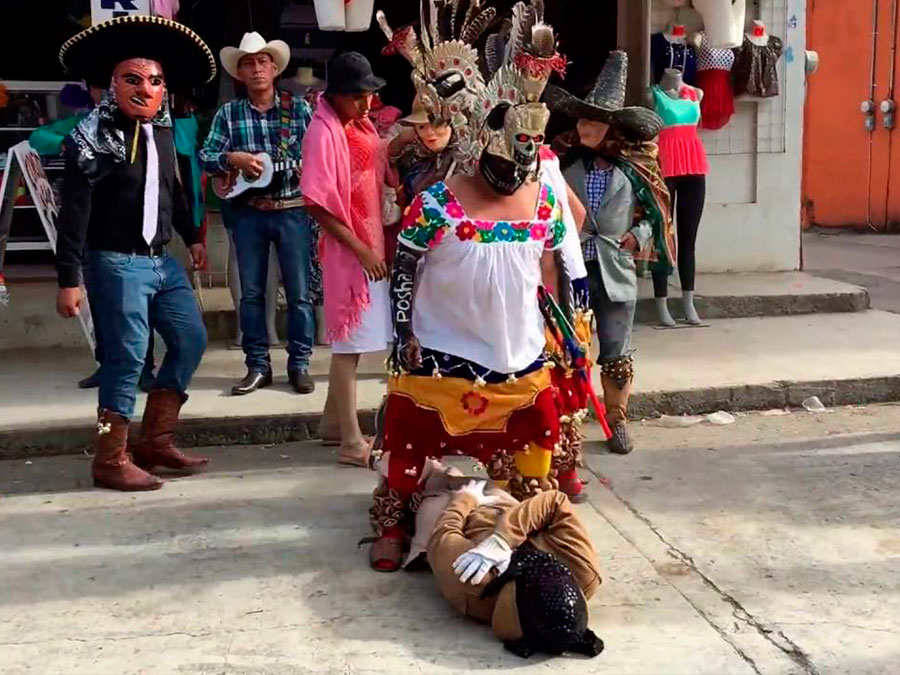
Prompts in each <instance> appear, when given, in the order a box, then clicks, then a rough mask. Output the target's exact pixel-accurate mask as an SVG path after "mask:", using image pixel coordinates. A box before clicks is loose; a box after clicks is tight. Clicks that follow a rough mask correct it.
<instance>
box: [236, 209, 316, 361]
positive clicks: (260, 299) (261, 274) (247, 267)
mask: <svg viewBox="0 0 900 675" xmlns="http://www.w3.org/2000/svg"><path fill="white" fill-rule="evenodd" d="M229 220H230V221H231V223H232V227H233V231H232V233H233V236H234V243H235V249H236V252H237V261H238V270H239V273H240V277H241V309H240V319H241V332H242V333H243V335H244V341H243V342H242V343H241V347H242V348H243V349H244V355H245V363H246V364H247V369H248V370H255V371H265V370H267V369H268V368H269V367H270V360H269V336H268V333H267V331H266V278H267V276H268V273H269V247H270V245H271V244H275V252H276V254H277V255H278V262H279V265H280V266H281V281H282V283H283V284H284V294H285V296H287V309H288V329H287V353H288V371H289V372H290V371H295V370H306V369H307V368H308V367H309V357H310V356H311V355H312V349H313V344H314V340H315V333H316V329H315V326H316V317H315V312H314V311H313V304H312V301H311V298H310V288H309V256H310V253H311V250H312V236H311V235H312V228H311V223H312V221H311V219H310V217H309V216H308V215H307V213H306V211H305V210H304V209H288V210H285V211H259V210H258V209H254V208H251V207H247V206H241V207H237V208H234V209H233V210H232V214H231V217H230V218H229Z"/></svg>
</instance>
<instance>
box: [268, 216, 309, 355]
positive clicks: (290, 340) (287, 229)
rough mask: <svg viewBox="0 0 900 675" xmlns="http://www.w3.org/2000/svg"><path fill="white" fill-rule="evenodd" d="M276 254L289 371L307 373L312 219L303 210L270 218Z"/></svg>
mask: <svg viewBox="0 0 900 675" xmlns="http://www.w3.org/2000/svg"><path fill="white" fill-rule="evenodd" d="M271 216H272V217H271V221H270V222H271V226H272V234H273V236H274V240H275V252H276V254H277V255H278V263H279V265H280V267H281V281H282V283H283V284H284V294H285V297H286V298H287V311H288V325H287V353H288V364H287V367H288V371H289V372H290V371H295V370H307V369H308V368H309V358H310V356H311V355H312V350H313V345H314V344H315V337H316V315H315V310H314V308H313V303H312V293H311V288H310V255H311V253H312V219H311V218H310V217H309V215H308V214H307V213H306V210H305V209H290V210H286V211H275V212H273V213H272V214H271Z"/></svg>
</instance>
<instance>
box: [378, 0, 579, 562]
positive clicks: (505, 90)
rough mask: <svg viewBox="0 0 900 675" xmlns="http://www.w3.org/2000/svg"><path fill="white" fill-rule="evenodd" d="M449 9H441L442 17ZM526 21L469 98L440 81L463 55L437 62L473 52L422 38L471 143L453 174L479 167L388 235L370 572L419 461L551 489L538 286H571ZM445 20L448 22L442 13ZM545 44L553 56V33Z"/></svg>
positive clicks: (531, 24) (465, 27)
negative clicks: (522, 59)
mask: <svg viewBox="0 0 900 675" xmlns="http://www.w3.org/2000/svg"><path fill="white" fill-rule="evenodd" d="M474 4H476V7H477V3H474ZM522 4H523V6H524V3H522ZM454 5H455V3H446V4H444V5H442V7H443V8H444V10H445V11H447V10H448V8H449V11H451V12H452V11H454V9H455V8H454ZM485 11H488V10H485ZM491 11H492V10H491ZM435 13H437V12H436V8H435V12H423V15H425V14H431V15H432V16H434V14H435ZM459 13H460V14H462V10H461V9H460V10H459ZM466 14H468V12H466ZM528 17H530V18H529V20H528V21H526V20H525V16H524V15H522V14H521V13H520V15H519V16H518V17H517V18H516V20H515V23H516V25H515V26H514V30H513V32H514V34H516V35H521V36H522V41H521V42H517V44H516V47H515V49H511V50H510V56H511V58H510V59H508V60H507V61H506V62H505V63H504V64H503V65H502V66H501V67H500V68H499V69H498V70H497V71H496V73H495V74H494V75H493V77H492V78H491V80H490V82H489V83H488V84H487V85H485V86H481V87H477V88H475V89H473V90H472V92H474V93H471V92H470V91H469V90H468V89H467V86H468V85H467V84H466V83H467V82H469V83H473V84H474V83H477V79H478V78H475V77H473V76H472V75H471V74H469V75H468V76H467V74H466V72H465V71H464V72H463V73H453V72H447V70H448V69H452V68H454V67H456V68H458V67H460V66H462V65H463V64H464V62H465V59H463V58H462V56H460V57H459V59H458V62H459V63H460V66H455V65H454V63H455V62H454V60H453V58H438V56H439V55H440V54H441V53H444V52H446V53H449V54H452V53H456V54H457V55H461V54H469V53H470V51H472V50H471V48H470V47H468V46H467V45H466V44H465V43H464V42H460V41H458V40H456V39H455V38H453V39H450V40H449V41H445V42H439V43H438V44H437V45H435V44H433V43H432V42H431V40H433V39H434V37H435V35H439V32H438V31H437V30H435V31H426V29H425V28H424V27H423V29H422V40H423V42H426V43H427V47H426V50H425V53H426V61H427V64H426V66H425V69H424V71H423V73H424V76H425V77H427V78H429V79H430V80H431V81H432V82H433V84H432V86H433V87H434V89H435V90H437V89H438V87H435V86H434V84H438V85H440V87H441V89H443V90H444V94H445V95H440V98H441V99H443V100H444V102H445V104H448V102H449V105H450V113H451V114H450V115H448V116H444V117H445V118H447V117H449V118H450V119H451V120H452V119H453V114H452V113H453V110H454V108H455V109H456V110H457V111H460V112H461V113H462V111H467V113H466V114H467V115H468V124H469V128H468V129H463V128H460V129H458V131H459V132H460V134H459V137H460V139H461V140H462V139H472V140H473V141H475V142H474V143H473V144H471V145H470V146H467V144H465V143H463V144H461V146H460V147H461V149H463V150H465V148H466V147H470V150H469V151H470V152H474V153H475V155H474V157H473V158H469V159H471V160H472V161H471V162H467V161H462V162H461V163H460V165H461V166H462V167H466V166H467V165H469V164H470V163H471V164H472V165H475V166H476V168H475V170H474V173H473V175H471V176H469V175H464V174H457V175H455V176H454V177H452V178H451V179H449V180H447V181H446V182H444V181H440V182H438V183H435V184H434V185H433V186H431V187H430V188H428V189H427V190H425V191H424V192H422V193H420V194H419V195H418V196H416V198H415V199H414V200H413V201H412V203H411V204H410V206H409V208H408V209H407V212H406V215H405V217H404V220H403V225H402V230H401V233H400V235H399V238H398V242H399V243H398V246H397V253H396V256H395V258H394V265H393V272H392V278H391V304H392V309H393V316H394V326H395V330H396V334H397V341H396V343H395V351H394V354H393V357H392V360H391V367H392V373H391V377H390V378H389V382H388V400H387V404H386V407H385V411H384V425H383V431H384V433H383V443H382V449H383V451H384V456H383V457H382V460H381V461H386V462H387V464H388V469H387V480H386V481H385V483H384V484H383V485H381V486H380V487H379V489H378V490H377V491H376V494H375V506H374V508H373V509H372V516H373V521H374V525H375V527H376V531H377V532H378V534H379V539H378V540H377V541H376V543H375V545H374V546H373V547H372V551H371V563H372V566H373V567H374V568H375V569H376V570H380V571H393V570H396V569H397V568H398V567H399V565H400V560H401V557H402V552H403V548H404V541H405V539H406V537H407V535H408V531H409V529H411V527H412V523H411V522H410V521H411V518H410V514H411V509H410V506H411V503H413V502H414V501H416V500H417V499H418V495H417V490H418V487H419V486H418V482H419V478H418V476H419V475H420V474H421V471H422V467H423V464H424V462H425V460H426V458H428V457H440V456H444V455H448V454H461V455H468V456H471V457H474V458H476V459H478V460H479V461H481V462H482V463H483V464H484V465H485V466H486V467H487V470H488V472H489V474H490V475H491V477H492V478H493V479H494V480H496V481H498V482H499V483H500V484H501V485H502V486H504V487H505V488H507V489H508V490H509V491H510V492H511V493H512V494H513V495H514V496H516V497H517V498H527V497H529V496H532V495H534V494H536V493H537V492H540V491H541V490H544V489H547V488H549V487H552V485H553V483H552V481H551V480H550V477H549V472H550V468H551V460H552V456H553V452H554V450H555V449H556V446H557V444H558V441H559V431H560V429H559V412H558V410H557V406H556V401H555V397H554V392H553V387H552V381H551V375H550V369H551V368H552V367H553V364H552V363H551V362H550V361H549V360H548V359H547V358H546V356H545V347H546V344H547V343H546V337H545V333H544V321H543V318H542V314H541V308H540V305H539V302H538V289H539V287H540V286H541V285H542V284H544V282H545V280H547V281H548V282H549V283H550V284H551V285H553V286H554V287H556V286H557V284H558V285H559V287H562V288H566V287H568V281H567V280H565V279H560V278H559V277H562V276H564V274H562V272H563V271H564V265H562V264H561V259H560V248H561V247H562V244H563V239H564V237H565V233H566V225H565V222H564V218H563V212H562V208H561V206H560V195H558V194H557V192H556V191H555V190H554V188H553V186H552V185H551V184H550V182H549V181H548V180H545V179H543V178H542V177H541V172H540V169H539V158H538V152H539V149H540V146H541V144H542V143H543V140H544V131H545V127H546V125H547V122H548V119H549V116H550V113H549V111H548V110H547V108H546V106H545V105H544V104H542V103H540V102H539V99H540V95H541V92H542V91H543V88H544V86H545V85H546V82H547V79H548V78H549V77H550V74H551V72H552V70H551V69H542V70H540V71H539V72H540V75H539V76H537V77H535V76H533V75H532V72H531V71H529V72H525V71H524V70H522V69H520V67H519V65H517V63H516V59H515V57H516V56H517V55H518V54H519V52H520V51H522V50H523V49H527V46H531V45H532V40H531V36H532V29H535V30H537V29H538V26H540V29H541V31H544V29H549V27H547V26H545V25H544V24H542V23H541V22H540V21H537V19H538V17H537V13H536V12H535V13H531V12H529V13H528ZM456 18H457V19H458V18H459V17H458V16H457V17H456ZM435 21H439V18H438V19H435ZM475 21H476V24H468V23H466V22H463V24H462V34H463V35H468V36H471V34H472V33H474V32H476V29H475V28H471V29H470V27H469V26H471V25H476V26H477V23H478V20H477V19H475ZM449 23H450V25H459V24H458V23H457V22H456V21H455V20H454V18H452V17H451V18H450V21H449ZM488 23H490V21H488ZM520 29H521V30H520ZM429 32H430V33H431V36H430V37H426V35H427V34H428V33H429ZM549 44H550V46H551V47H553V46H555V45H554V40H553V39H552V37H551V38H550V40H549ZM442 64H443V65H442ZM442 71H443V72H442ZM453 83H455V85H454V84H453ZM436 98H437V97H435V98H432V100H433V101H435V102H436ZM451 123H453V122H451ZM557 261H560V263H559V264H558V263H557Z"/></svg>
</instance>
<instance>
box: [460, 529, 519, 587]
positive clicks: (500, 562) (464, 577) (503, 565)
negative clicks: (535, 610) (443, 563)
mask: <svg viewBox="0 0 900 675" xmlns="http://www.w3.org/2000/svg"><path fill="white" fill-rule="evenodd" d="M511 559H512V549H511V548H510V547H509V544H507V543H506V541H505V540H504V539H503V537H501V536H500V535H498V534H492V535H491V536H490V537H488V538H487V539H485V540H484V541H483V542H481V543H480V544H478V546H476V547H475V548H473V549H471V550H469V551H466V552H465V553H463V554H462V555H461V556H459V557H458V558H457V559H456V562H454V563H453V571H454V572H456V574H458V575H459V580H460V581H461V582H462V583H466V582H467V581H469V582H471V584H472V585H473V586H477V585H478V584H480V583H481V582H482V581H484V578H485V577H486V576H487V575H488V572H490V571H491V570H492V569H496V570H497V573H498V574H503V573H504V572H505V571H506V569H507V568H508V567H509V562H510V560H511Z"/></svg>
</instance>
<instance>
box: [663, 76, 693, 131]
mask: <svg viewBox="0 0 900 675" xmlns="http://www.w3.org/2000/svg"><path fill="white" fill-rule="evenodd" d="M653 100H654V102H655V104H656V112H657V113H658V114H659V116H660V117H661V118H662V121H663V125H664V126H667V127H674V126H680V125H690V126H696V125H697V124H699V123H700V101H692V100H691V99H689V98H672V97H671V96H669V95H668V94H667V93H666V92H664V91H663V90H662V89H660V87H659V85H653Z"/></svg>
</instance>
